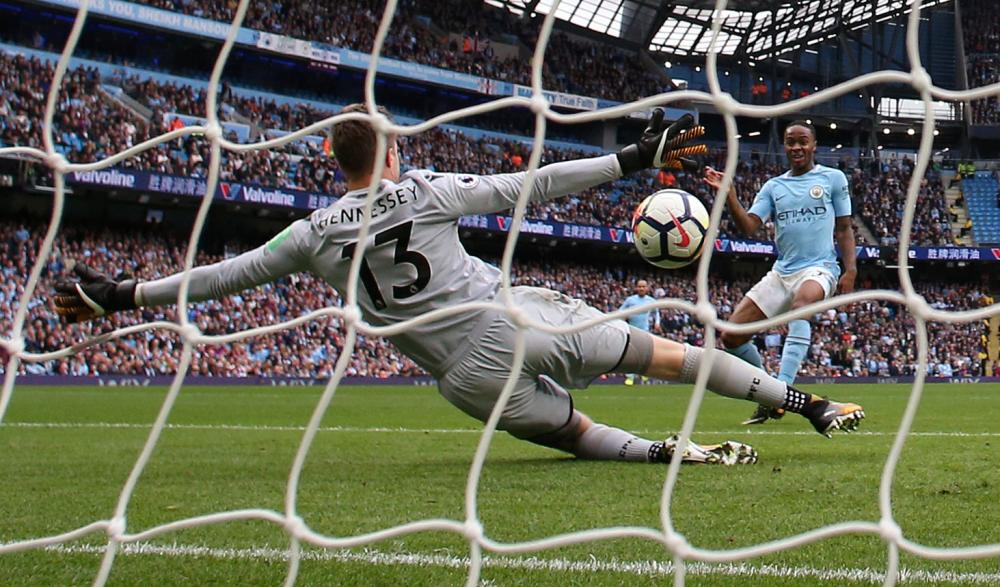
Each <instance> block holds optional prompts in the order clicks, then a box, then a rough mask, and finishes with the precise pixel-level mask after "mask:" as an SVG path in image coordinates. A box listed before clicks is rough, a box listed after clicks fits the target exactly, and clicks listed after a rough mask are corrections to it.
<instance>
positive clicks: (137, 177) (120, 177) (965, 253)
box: [66, 168, 1000, 262]
mask: <svg viewBox="0 0 1000 587" xmlns="http://www.w3.org/2000/svg"><path fill="white" fill-rule="evenodd" d="M66 177H67V181H68V182H69V183H70V184H71V185H81V186H91V187H96V188H106V189H127V190H135V191H144V192H148V193H153V194H171V195H177V196H189V197H201V196H203V195H205V189H206V180H205V178H200V177H179V176H174V175H166V174H162V173H152V172H149V171H133V170H129V169H117V168H110V169H102V170H100V171H74V172H72V173H70V174H69V175H67V176H66ZM214 197H215V198H216V199H219V200H223V201H227V202H234V203H245V204H258V205H266V206H279V207H282V208H297V209H300V210H316V209H317V208H326V207H327V206H329V205H331V204H333V203H334V202H336V201H337V198H336V197H335V196H331V195H329V194H325V193H321V192H309V191H305V190H298V189H294V188H287V187H286V188H271V187H263V186H259V185H253V184H244V183H238V182H231V181H223V182H219V186H218V187H217V188H216V191H215V194H214ZM512 225H513V219H512V218H511V217H510V216H504V215H500V214H476V215H473V216H465V217H463V218H461V219H459V226H460V227H462V228H468V229H476V230H486V231H489V232H500V233H504V232H510V229H511V226H512ZM521 233H522V234H525V235H535V236H541V237H550V238H558V239H572V240H578V241H589V242H599V243H606V244H611V245H619V244H632V243H633V242H634V237H633V236H632V231H631V230H629V229H628V228H625V227H616V226H591V225H585V224H570V223H565V222H555V221H551V220H530V219H525V220H524V221H523V222H522V223H521ZM715 251H716V253H721V254H724V255H751V256H761V257H775V256H777V254H778V249H777V247H776V246H775V244H774V243H771V242H764V241H755V240H746V239H729V238H719V239H716V241H715ZM856 251H857V257H858V259H859V260H862V261H874V260H880V259H884V260H885V261H895V260H896V253H895V252H894V251H891V250H889V249H886V250H883V249H881V248H880V247H877V246H873V245H862V246H858V247H857V248H856ZM909 258H910V259H912V260H916V261H976V262H980V261H993V262H996V261H1000V247H910V252H909Z"/></svg>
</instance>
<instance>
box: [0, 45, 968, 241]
mask: <svg viewBox="0 0 1000 587" xmlns="http://www.w3.org/2000/svg"><path fill="white" fill-rule="evenodd" d="M0 72H2V73H3V74H4V79H5V80H10V82H9V83H7V84H5V85H4V87H3V88H2V93H0V114H4V113H6V115H5V116H2V117H0V141H2V143H3V144H8V145H11V144H13V145H31V146H39V145H40V144H41V129H40V125H39V124H38V122H37V121H38V120H40V119H41V118H42V114H43V113H44V96H45V92H44V90H45V81H44V80H46V79H49V78H50V77H51V75H52V68H51V65H50V64H48V63H45V62H43V61H41V60H39V59H37V58H28V57H24V56H21V55H9V54H0ZM116 81H119V82H120V83H121V84H122V86H123V87H124V88H125V90H126V91H127V92H128V93H129V95H131V96H132V97H134V98H135V99H137V100H138V101H140V102H142V103H144V104H146V105H147V106H149V107H150V108H151V110H152V113H153V114H152V116H151V119H150V121H149V122H148V123H147V122H146V121H145V120H144V119H142V118H141V117H138V116H136V115H134V114H133V113H131V112H130V111H128V110H127V109H125V108H124V107H122V106H120V105H119V104H118V103H117V102H115V101H114V100H112V99H110V98H108V97H105V96H103V95H102V90H101V89H100V85H101V79H100V76H99V74H98V72H97V71H95V70H93V69H86V68H77V69H73V70H71V71H70V72H69V75H68V77H67V80H66V82H65V83H64V85H63V88H64V91H63V94H62V97H61V98H60V102H59V103H60V108H59V109H58V116H57V118H56V125H55V128H56V133H55V142H56V145H57V148H59V149H61V150H62V151H63V152H64V153H66V155H67V156H68V158H69V159H70V160H72V161H74V162H92V161H97V160H99V159H101V158H104V157H107V156H109V155H111V154H113V153H115V152H117V151H120V150H123V149H125V148H128V147H131V146H133V145H134V144H136V143H138V142H141V141H144V140H146V139H148V138H150V137H151V136H155V135H157V134H160V133H161V132H166V131H168V130H170V129H171V128H174V126H172V125H173V124H175V123H174V122H173V120H172V119H171V118H170V117H169V116H168V115H169V114H171V113H180V114H189V115H198V114H201V113H203V112H204V107H205V106H204V105H205V92H204V90H202V89H197V88H195V87H193V86H190V85H177V84H169V83H160V82H157V81H154V80H151V79H145V80H143V79H139V78H136V77H126V78H123V79H121V80H116ZM223 98H224V100H226V101H225V102H223V104H222V106H221V107H220V110H221V114H222V117H223V119H226V118H227V117H228V114H231V113H233V112H236V113H239V114H240V115H242V116H243V117H246V118H248V119H250V120H252V121H253V122H254V123H255V124H259V125H261V127H262V128H264V129H281V130H287V129H294V128H299V127H302V126H305V125H308V124H311V123H313V122H316V121H318V120H321V119H323V118H326V117H328V116H330V115H332V114H333V112H332V111H325V110H321V109H319V108H315V107H312V106H309V105H307V104H304V103H296V104H294V105H291V104H278V103H276V102H274V101H271V100H263V99H259V98H250V97H240V96H236V95H234V94H233V93H232V92H231V91H225V92H223ZM230 138H234V137H230ZM400 141H401V153H402V158H403V164H404V166H406V167H411V168H426V169H432V170H438V171H467V172H474V173H481V174H490V173H504V172H512V171H518V170H523V169H524V168H525V166H526V164H527V160H528V155H529V146H528V145H527V144H525V143H521V142H520V141H516V140H499V139H488V138H481V139H473V138H471V137H469V136H467V135H465V134H462V133H460V132H455V131H447V130H441V129H434V130H432V131H429V132H426V133H423V134H421V135H418V136H411V137H401V139H400ZM581 156H585V153H583V152H580V151H574V150H571V149H556V148H551V147H550V148H547V149H546V152H545V154H544V156H543V163H547V162H552V161H559V160H565V159H570V158H576V157H581ZM721 156H722V153H721V152H716V153H714V154H713V156H712V158H713V159H714V161H713V162H714V163H716V164H718V163H719V161H718V160H719V159H720V158H721ZM208 160H209V145H208V143H206V142H205V141H204V140H202V139H201V138H200V137H195V136H188V137H185V138H183V139H177V140H175V141H172V142H170V143H161V144H159V145H157V146H156V147H153V148H151V149H149V150H147V151H144V152H143V153H141V154H139V155H137V156H135V157H132V158H129V159H126V160H125V161H123V162H122V163H121V165H122V166H123V167H125V168H132V169H143V170H149V171H156V172H159V173H164V174H170V175H182V176H193V177H205V176H207V172H208V169H207V165H208ZM912 169H913V164H912V161H910V160H907V159H903V160H891V161H886V162H884V163H883V165H882V168H881V171H880V173H879V174H878V175H877V176H874V177H873V176H872V174H871V172H870V171H869V170H867V169H862V168H854V169H853V170H852V169H848V170H847V171H848V173H849V175H850V177H851V183H852V193H853V195H854V198H855V208H856V209H857V211H858V212H859V213H860V215H861V216H862V217H863V218H864V219H865V222H866V223H867V224H868V225H869V227H870V228H871V229H872V232H873V234H874V235H875V236H876V238H877V239H878V240H879V244H883V245H892V244H895V242H896V241H897V240H898V237H897V235H898V233H899V228H900V225H901V218H902V206H903V201H904V197H903V196H904V194H905V189H906V186H907V184H908V181H909V178H910V174H911V173H912ZM783 171H784V170H783V168H782V167H780V166H776V165H770V164H766V163H761V162H759V161H742V162H741V163H740V165H739V167H738V169H737V174H736V186H737V189H738V191H739V193H740V194H741V197H742V198H743V199H744V203H745V204H747V205H748V204H749V203H750V201H751V199H752V197H753V195H754V194H755V193H756V192H757V191H758V190H759V189H760V187H761V186H762V185H763V183H764V182H765V181H766V180H767V179H768V178H769V177H772V176H774V175H777V174H780V173H782V172H783ZM221 172H222V175H221V177H222V179H223V180H225V181H236V182H243V183H251V184H259V185H262V186H265V187H281V188H294V189H301V190H306V191H313V192H324V193H329V194H332V195H337V194H341V193H343V192H344V189H345V188H344V180H343V175H342V174H341V173H340V170H339V167H338V165H337V162H336V158H335V157H332V156H330V154H328V153H326V152H325V151H324V150H323V147H322V142H321V140H319V139H317V140H312V141H296V142H294V143H291V144H289V145H287V146H286V147H285V148H282V149H271V150H266V151H263V150H255V151H249V152H245V153H233V152H229V151H224V153H223V158H222V169H221ZM664 186H671V187H680V188H682V189H685V190H687V191H689V192H691V193H693V194H695V195H697V196H698V197H700V198H701V199H702V200H704V201H705V202H706V203H708V204H711V202H712V200H713V197H714V194H712V193H711V192H710V190H708V189H707V187H706V186H705V185H704V184H703V183H702V181H701V180H700V178H699V177H696V176H694V175H692V174H685V173H681V172H678V173H663V174H654V173H647V174H643V175H640V176H637V177H635V178H627V179H624V180H621V181H618V182H616V183H614V184H612V185H610V186H602V187H600V188H597V189H593V190H588V191H587V192H585V193H581V194H577V195H575V196H574V197H571V198H565V199H561V200H557V201H553V202H547V203H543V204H533V205H532V206H531V208H530V210H529V217H532V218H536V219H541V220H554V221H559V222H568V223H576V224H588V225H610V226H627V225H628V224H629V221H630V216H631V211H632V209H633V208H634V207H635V206H636V205H637V204H638V203H639V202H641V201H642V199H643V198H644V197H645V196H646V195H648V194H649V193H650V192H651V191H653V190H655V189H658V188H660V187H664ZM887 210H890V211H891V213H889V214H886V211H887ZM944 211H945V202H944V198H943V186H942V184H941V181H940V178H939V176H938V175H937V174H936V172H935V171H933V170H930V171H929V172H928V175H927V176H926V177H925V179H924V180H923V182H922V188H921V196H920V200H919V205H918V211H917V216H916V222H915V226H914V234H913V242H914V244H918V245H944V244H951V243H952V242H953V235H952V234H951V228H950V223H949V222H948V216H947V214H946V213H945V212H944ZM721 230H722V233H723V234H732V233H733V232H735V231H734V230H732V229H731V226H730V224H729V219H728V215H726V216H725V217H724V218H723V223H722V226H721ZM758 236H759V237H761V238H765V239H769V238H770V237H771V236H773V235H772V234H771V233H769V232H768V233H765V234H762V235H758ZM859 239H860V233H859ZM859 242H860V240H859Z"/></svg>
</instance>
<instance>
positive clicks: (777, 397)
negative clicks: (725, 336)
mask: <svg viewBox="0 0 1000 587" xmlns="http://www.w3.org/2000/svg"><path fill="white" fill-rule="evenodd" d="M652 341H653V352H652V359H651V361H650V364H649V367H648V368H647V369H646V374H647V375H649V376H651V377H656V378H659V379H670V380H674V381H682V382H685V383H693V382H694V380H695V377H697V375H698V373H699V372H700V371H701V369H702V365H703V364H704V362H705V359H706V358H707V357H708V356H709V355H712V356H713V359H714V360H713V363H712V370H711V372H710V373H709V375H708V389H709V390H711V391H714V392H715V393H718V394H719V395H724V396H726V397H732V398H736V399H745V400H749V401H754V402H757V403H759V404H761V405H764V406H767V407H770V408H781V409H783V410H787V411H789V412H795V413H797V414H801V415H802V416H804V417H805V418H806V419H808V420H809V421H810V423H812V425H813V427H814V428H815V429H816V431H817V432H819V433H820V434H823V435H826V436H829V435H830V433H831V432H833V431H834V430H845V431H851V430H854V429H855V428H857V426H858V423H859V422H860V421H861V419H863V418H864V417H865V413H864V410H863V409H862V408H861V406H859V405H857V404H853V403H840V402H834V401H831V400H827V399H824V398H821V397H819V396H817V395H813V394H808V393H804V392H802V391H799V390H798V389H795V388H794V387H792V386H791V385H788V384H786V383H784V382H783V381H780V380H778V379H776V378H774V377H771V376H770V375H768V374H767V373H765V372H764V371H762V370H761V369H758V368H756V367H753V366H752V365H749V364H748V363H746V362H744V361H741V360H740V359H737V358H736V357H734V356H732V355H729V354H727V353H724V352H722V351H719V350H716V349H703V348H699V347H693V346H690V345H684V344H680V343H678V342H674V341H672V340H666V339H664V338H659V337H652Z"/></svg>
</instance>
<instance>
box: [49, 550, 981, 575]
mask: <svg viewBox="0 0 1000 587" xmlns="http://www.w3.org/2000/svg"><path fill="white" fill-rule="evenodd" d="M120 548H121V553H122V554H124V555H126V556H166V557H194V558H214V559H222V560H261V561H269V562H278V561H284V560H287V559H288V551H287V550H285V549H279V548H273V547H270V546H261V547H255V548H211V547H208V546H187V545H178V544H173V545H159V544H151V543H130V544H123V545H121V547H120ZM104 549H105V548H104V546H101V545H84V544H77V545H69V546H67V545H56V546H49V547H46V550H48V551H52V552H57V553H61V554H94V555H98V554H103V553H104ZM300 558H301V559H302V560H305V561H321V562H323V561H325V562H331V561H332V562H346V563H362V564H368V565H383V566H414V567H445V568H453V569H467V568H468V566H469V559H468V558H467V557H456V556H448V555H428V554H418V553H399V552H392V553H387V552H380V551H377V550H368V549H365V550H363V551H330V550H305V551H302V552H301V555H300ZM483 566H484V567H487V568H495V569H514V570H528V571H551V572H577V573H620V574H625V575H635V576H643V577H659V576H670V575H671V574H672V573H673V571H674V566H673V564H672V563H671V562H669V561H664V562H659V561H620V560H611V561H600V560H596V559H591V560H586V561H580V560H568V559H545V558H537V557H522V558H512V557H497V556H489V555H487V556H485V557H483ZM687 573H688V574H690V575H704V576H712V575H723V576H729V577H760V578H791V579H810V580H820V581H833V582H839V583H842V582H844V581H850V582H860V583H881V582H882V579H883V576H884V572H883V571H881V570H878V569H872V568H864V569H851V568H844V569H821V568H815V567H786V566H782V565H749V564H745V563H740V564H734V563H727V564H705V563H689V564H688V565H687ZM900 582H901V583H911V582H912V583H917V584H921V583H949V584H955V585H997V584H998V583H1000V573H957V572H950V571H922V570H916V569H905V568H904V569H902V570H901V571H900Z"/></svg>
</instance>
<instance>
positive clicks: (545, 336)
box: [439, 287, 652, 438]
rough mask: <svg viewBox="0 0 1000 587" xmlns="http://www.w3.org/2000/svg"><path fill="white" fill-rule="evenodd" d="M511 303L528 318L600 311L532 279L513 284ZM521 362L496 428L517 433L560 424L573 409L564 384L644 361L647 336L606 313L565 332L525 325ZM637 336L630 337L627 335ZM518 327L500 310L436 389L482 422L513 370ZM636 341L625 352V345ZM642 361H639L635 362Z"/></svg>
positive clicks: (566, 319) (550, 319) (570, 318)
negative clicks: (525, 283)
mask: <svg viewBox="0 0 1000 587" xmlns="http://www.w3.org/2000/svg"><path fill="white" fill-rule="evenodd" d="M512 293H513V300H514V304H515V305H516V306H517V307H518V308H519V309H521V310H522V311H523V312H524V313H525V314H526V315H527V316H528V317H529V318H530V319H531V320H532V321H534V322H539V323H543V324H547V325H550V326H556V327H560V326H571V325H574V324H580V323H582V322H584V321H587V320H592V319H595V318H602V317H603V316H604V314H603V313H602V312H600V311H599V310H597V309H595V308H592V307H590V306H588V305H587V304H585V303H584V302H582V301H581V300H577V299H573V298H570V297H568V296H566V295H563V294H560V293H558V292H555V291H552V290H548V289H543V288H537V287H515V288H513V289H512ZM524 336H525V340H524V342H525V355H524V364H523V366H522V368H521V372H520V373H516V374H515V378H516V379H515V383H514V390H513V393H512V395H511V397H510V400H509V401H508V402H507V405H506V407H505V409H504V411H503V415H502V416H501V418H500V422H499V424H498V426H497V427H498V428H499V429H500V430H506V431H508V432H510V433H511V434H513V435H514V436H517V437H520V438H533V437H536V436H539V435H542V434H547V433H550V432H552V431H554V430H558V429H560V428H562V427H563V426H565V425H566V423H567V422H569V419H570V417H571V416H572V414H573V400H572V398H571V397H570V395H569V393H568V392H567V391H566V389H565V388H566V387H569V388H582V387H586V386H587V385H589V384H590V382H591V381H593V380H594V378H596V377H599V376H600V375H603V374H605V373H608V372H612V371H621V370H623V369H638V368H642V370H643V371H644V370H645V367H647V366H648V364H649V358H650V356H651V353H652V337H651V335H649V334H648V333H644V332H642V331H639V330H637V329H634V328H631V327H629V326H628V325H627V324H626V323H625V322H624V321H623V320H606V321H604V322H600V323H598V324H596V325H594V326H591V327H589V328H586V329H584V330H581V331H578V332H573V333H570V334H550V333H548V332H542V331H540V330H536V329H526V330H525V331H524ZM632 338H634V339H636V340H635V341H633V344H629V341H630V339H632ZM516 340H517V327H516V326H515V325H514V323H513V322H512V321H511V319H510V318H509V317H508V316H507V315H506V314H505V313H501V314H499V315H498V316H497V317H496V318H495V319H493V321H492V322H491V323H490V325H489V326H488V327H487V328H486V331H485V332H484V333H483V335H482V336H481V337H480V338H479V339H478V340H474V341H469V344H470V345H471V346H470V349H469V351H468V353H466V355H465V356H464V357H463V358H462V359H461V360H459V361H458V363H456V364H455V365H454V366H453V367H452V368H451V369H449V370H448V373H447V374H446V375H445V376H444V377H442V378H441V380H440V381H439V388H440V391H441V395H443V396H444V397H445V399H447V400H448V401H449V402H451V403H452V404H454V405H455V406H456V407H458V408H459V409H461V410H462V411H463V412H465V413H466V414H469V415H470V416H472V417H474V418H476V419H478V420H480V421H483V422H485V421H486V420H487V419H488V418H489V416H490V413H491V412H492V411H493V406H494V405H495V404H496V401H497V399H499V397H500V393H501V392H502V390H503V387H504V385H505V384H506V382H507V379H508V377H509V376H510V372H511V366H512V365H513V362H514V347H515V344H516ZM630 349H637V350H635V351H630V352H628V353H626V351H627V350H630ZM640 363H643V364H640Z"/></svg>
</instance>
